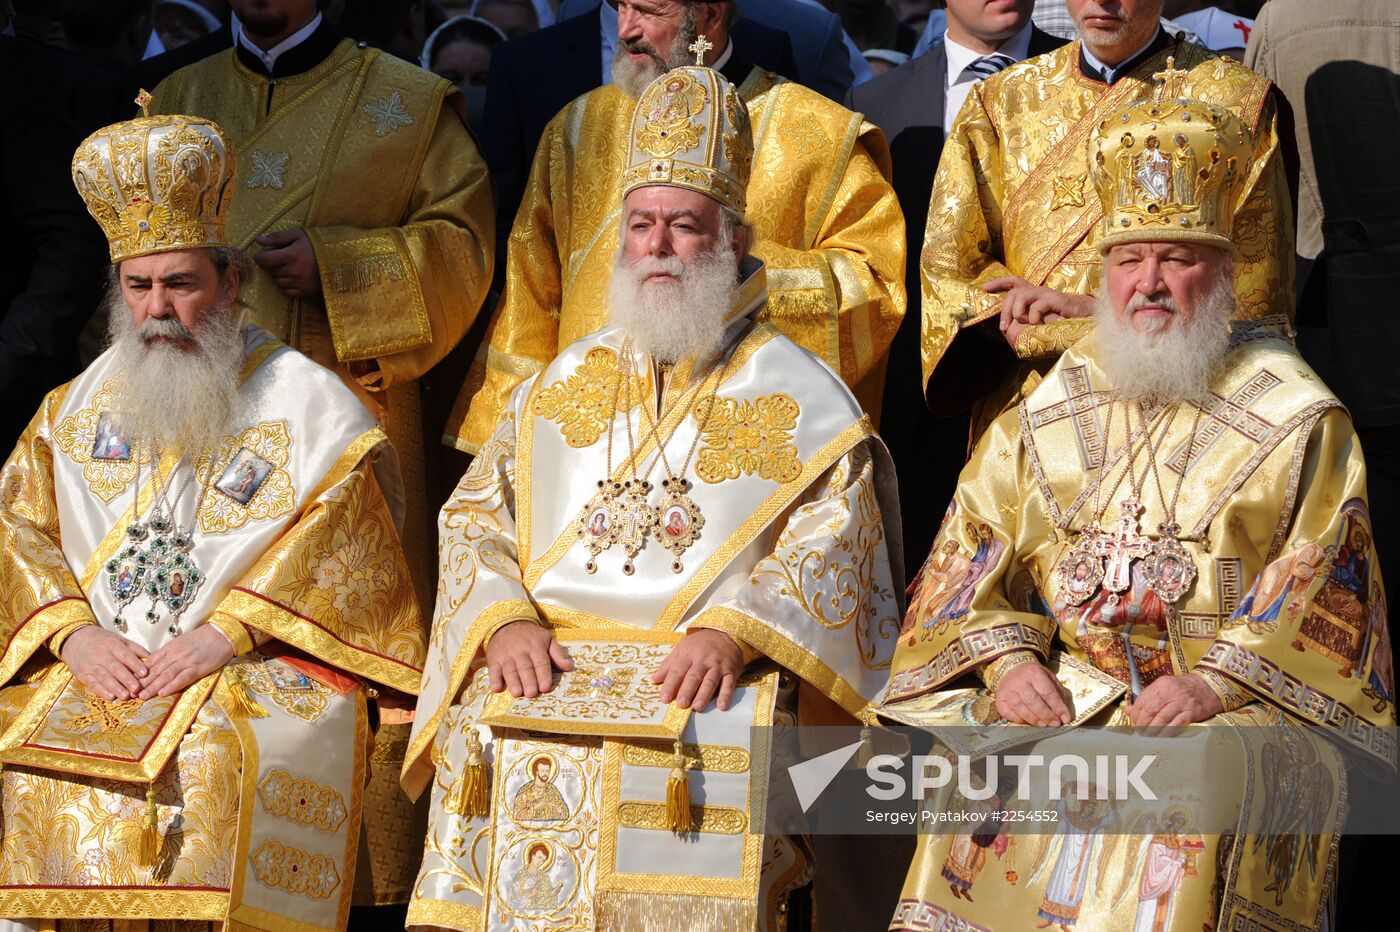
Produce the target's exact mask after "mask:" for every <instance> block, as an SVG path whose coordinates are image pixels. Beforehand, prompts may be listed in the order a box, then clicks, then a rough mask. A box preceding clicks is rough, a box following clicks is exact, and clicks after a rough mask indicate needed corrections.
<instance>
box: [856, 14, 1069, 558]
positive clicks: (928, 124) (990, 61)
mask: <svg viewBox="0 0 1400 932" xmlns="http://www.w3.org/2000/svg"><path fill="white" fill-rule="evenodd" d="M1034 6H1035V4H1034V2H1033V0H1016V3H1015V4H1014V5H1008V4H1007V3H1005V2H1004V0H949V2H948V6H947V10H946V11H941V12H946V16H947V24H948V29H947V33H946V34H945V35H944V36H943V37H942V38H941V39H939V40H938V41H937V42H936V43H935V44H934V45H933V46H932V47H931V48H930V49H929V51H928V53H927V54H926V55H922V56H920V57H917V58H914V59H912V60H911V61H910V62H909V63H908V64H906V65H903V66H901V67H899V68H896V69H895V70H894V71H892V72H890V73H889V74H887V75H882V76H880V77H879V78H876V79H875V80H874V81H871V82H869V83H868V84H863V85H860V86H859V87H856V88H854V89H853V90H852V91H851V92H850V94H848V95H847V97H846V106H847V107H849V108H851V109H852V110H856V111H859V112H861V113H864V114H865V118H866V119H867V120H869V121H870V122H872V123H874V124H876V125H877V126H879V127H880V128H881V129H883V130H884V131H885V135H886V137H887V138H888V139H889V141H890V159H891V161H892V162H893V163H894V178H893V181H894V190H895V194H896V195H897V196H898V197H899V206H900V208H901V209H902V210H903V211H904V227H905V232H906V236H907V238H908V242H910V243H912V244H915V252H914V254H913V255H911V256H910V258H909V261H908V263H907V264H906V266H905V276H904V281H905V290H906V291H907V292H908V294H909V301H910V306H909V312H908V313H907V314H905V316H904V320H903V321H901V323H900V327H899V331H898V332H897V333H896V334H895V338H894V342H893V343H892V344H891V346H890V363H889V370H888V375H887V377H886V381H885V394H884V398H883V399H882V406H881V415H880V416H881V422H882V423H885V424H899V425H901V427H902V429H900V430H898V431H891V432H890V436H889V437H886V438H885V442H886V443H887V444H889V447H890V454H891V456H893V457H894V461H895V467H896V468H897V469H898V470H899V474H900V475H901V476H914V475H917V476H919V477H920V481H918V482H904V483H901V484H900V489H899V500H900V510H901V512H902V513H903V515H904V552H905V553H916V554H924V553H928V551H929V546H930V544H932V543H933V532H934V529H935V528H936V527H937V526H938V519H939V517H940V516H941V515H942V514H943V509H944V507H945V506H946V505H947V504H948V499H949V498H950V497H951V496H952V494H953V486H954V485H955V483H956V482H957V478H958V472H959V470H961V469H962V465H963V457H962V455H960V452H958V451H961V450H962V449H964V448H965V447H966V445H967V426H968V425H967V415H966V412H958V416H956V417H949V416H936V415H935V413H934V412H930V411H929V409H928V407H927V406H926V405H925V404H924V402H923V394H924V393H923V378H922V376H921V374H920V361H919V319H920V314H919V262H918V254H917V249H918V247H917V244H918V243H919V242H921V241H922V239H923V235H924V227H925V225H926V224H927V221H928V206H929V198H930V196H931V195H932V192H933V174H934V172H935V171H936V170H937V168H938V158H939V155H940V154H941V153H942V151H943V142H944V140H945V139H946V138H947V135H948V132H949V131H950V130H951V129H952V127H953V119H954V117H956V116H957V115H958V111H959V110H960V109H962V105H963V101H964V100H966V99H967V95H968V92H969V91H970V90H971V89H972V87H973V85H974V84H975V83H976V82H977V81H980V80H982V78H983V77H985V76H986V75H988V74H993V73H995V72H996V71H998V70H1000V69H1002V68H1005V67H1006V66H1007V65H1010V64H1012V63H1014V62H1017V61H1020V60H1021V59H1024V58H1029V57H1032V56H1035V55H1042V54H1044V53H1046V52H1051V51H1054V50H1055V49H1057V48H1059V47H1060V46H1061V45H1063V44H1064V43H1063V42H1062V41H1061V40H1059V39H1057V38H1055V37H1054V36H1051V35H1049V34H1047V33H1044V32H1041V31H1040V30H1039V29H1037V28H1036V27H1035V26H1034V25H1032V24H1031V10H1032V8H1033V7H1034ZM946 413H947V412H943V411H938V412H937V415H945V414H946ZM917 569H918V566H917V565H915V566H914V567H911V571H916V570H917Z"/></svg>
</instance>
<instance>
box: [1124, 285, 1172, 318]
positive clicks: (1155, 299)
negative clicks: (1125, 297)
mask: <svg viewBox="0 0 1400 932" xmlns="http://www.w3.org/2000/svg"><path fill="white" fill-rule="evenodd" d="M1147 304H1155V305H1157V306H1158V307H1160V308H1162V309H1163V310H1167V311H1171V312H1172V313H1173V314H1180V313H1181V308H1180V306H1178V305H1177V303H1176V302H1175V301H1173V300H1172V297H1171V295H1169V294H1167V293H1166V292H1165V291H1156V292H1153V293H1152V294H1141V293H1139V294H1135V295H1133V296H1132V298H1131V299H1130V300H1129V301H1128V306H1127V307H1126V308H1124V310H1126V311H1127V312H1128V313H1129V314H1131V313H1133V312H1134V311H1136V310H1138V309H1139V308H1141V307H1143V306H1144V305H1147Z"/></svg>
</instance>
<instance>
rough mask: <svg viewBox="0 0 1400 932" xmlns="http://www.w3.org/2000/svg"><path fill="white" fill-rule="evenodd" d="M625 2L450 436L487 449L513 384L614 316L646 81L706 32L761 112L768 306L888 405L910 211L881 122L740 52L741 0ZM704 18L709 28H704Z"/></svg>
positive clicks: (540, 195) (872, 406) (535, 207)
mask: <svg viewBox="0 0 1400 932" xmlns="http://www.w3.org/2000/svg"><path fill="white" fill-rule="evenodd" d="M656 6H657V12H655V13H647V14H643V13H641V12H639V8H637V7H633V6H632V5H630V4H627V3H624V4H622V5H621V6H620V7H619V11H618V35H619V44H618V50H617V57H616V58H615V59H614V62H613V82H614V83H612V84H609V85H605V86H603V87H600V88H597V89H596V90H593V91H590V92H588V93H587V94H584V95H583V96H582V97H579V98H578V99H576V100H575V101H574V102H573V103H571V104H569V105H568V106H567V107H565V108H564V109H563V110H561V111H560V112H559V114H558V115H557V116H555V118H554V119H553V120H551V121H550V123H549V125H548V126H546V127H545V130H544V134H543V136H542V138H541V140H540V145H539V149H538V150H537V152H536V154H535V161H534V164H533V166H532V167H531V169H530V177H529V181H528V183H527V187H526V190H525V197H524V200H523V202H522V203H521V205H520V211H519V213H517V214H516V217H515V225H514V227H513V228H512V230H511V235H510V242H509V244H508V247H507V250H506V274H505V292H504V294H503V296H502V299H501V303H500V305H499V307H497V309H496V316H495V318H494V319H493V321H492V323H491V329H490V331H489V335H488V343H489V345H488V346H487V347H484V348H483V351H482V354H481V355H479V356H478V359H477V362H476V364H475V366H474V367H473V369H472V372H471V373H470V374H469V376H468V378H467V383H466V385H465V386H463V389H462V394H461V395H460V396H459V397H458V399H457V405H456V407H455V408H454V410H453V413H452V416H451V417H450V418H449V419H448V423H447V431H446V436H444V438H443V442H444V443H447V444H449V445H451V446H455V447H457V448H458V449H461V450H465V451H466V452H468V453H476V452H477V451H479V450H480V448H481V445H482V444H483V443H485V442H486V439H487V438H488V437H489V436H490V435H491V431H492V429H493V428H494V427H495V426H496V422H497V420H499V418H500V417H501V415H502V414H503V413H504V412H505V410H506V408H507V407H508V401H509V399H510V393H511V391H512V390H513V389H514V388H515V386H517V385H519V384H520V383H521V382H523V381H524V380H525V379H526V378H527V377H529V376H531V375H534V374H535V373H536V372H539V371H540V370H541V369H543V368H544V367H545V365H546V364H548V363H549V361H550V360H551V359H553V358H554V357H555V355H556V354H557V353H558V352H559V351H560V350H561V349H562V348H563V347H565V346H568V345H569V344H570V343H572V342H573V341H574V340H577V339H578V338H579V337H582V336H584V335H585V334H588V333H592V332H593V331H594V330H597V329H598V328H599V327H601V326H603V325H604V324H605V323H606V322H607V320H606V315H605V313H604V310H603V308H604V306H605V305H604V300H603V299H604V297H605V296H606V295H607V289H608V281H609V279H610V278H611V276H612V263H613V256H614V254H615V252H616V249H617V244H618V231H619V220H618V217H619V213H618V205H617V203H616V200H615V199H614V198H613V197H611V192H614V191H616V190H617V186H618V184H619V183H620V181H621V178H622V171H623V169H624V168H625V167H626V159H627V127H628V124H629V123H630V122H631V119H632V109H633V107H634V106H636V101H637V98H638V97H639V96H640V95H641V92H642V90H643V89H644V88H645V87H646V86H647V84H648V83H649V82H650V81H651V80H653V79H654V78H656V77H657V76H659V75H660V74H662V73H663V72H664V71H665V70H666V69H667V68H674V67H676V66H678V65H684V64H686V63H687V61H688V60H689V61H693V60H695V59H694V55H695V52H693V51H689V50H690V49H691V47H692V46H693V47H694V49H696V50H698V51H699V52H700V53H702V54H703V55H704V57H705V59H704V60H705V63H706V64H710V65H712V66H713V67H714V68H715V69H716V70H718V71H719V72H720V73H721V74H723V75H724V76H725V77H726V79H727V80H729V82H730V83H731V84H733V85H734V86H735V87H737V88H738V89H739V96H740V97H741V98H743V100H744V102H745V103H746V104H748V107H749V111H750V113H751V114H752V116H753V137H754V139H753V151H752V159H753V171H752V175H751V177H750V180H749V185H748V192H747V196H748V204H749V208H748V216H747V219H748V222H749V223H750V224H751V225H752V226H753V228H754V235H755V237H756V242H755V244H754V248H753V252H754V255H756V256H758V257H759V258H761V259H762V260H763V261H764V263H765V265H766V266H767V268H768V288H769V302H768V308H767V309H766V310H765V311H764V316H765V319H766V320H771V321H772V322H773V324H774V325H775V326H777V328H778V329H779V330H780V331H782V333H783V334H784V335H785V336H788V337H789V338H791V339H792V340H793V341H794V342H795V343H797V345H798V346H801V347H802V348H804V349H807V350H811V351H812V352H814V353H816V354H817V355H818V356H820V357H821V358H822V360H824V361H825V362H826V364H827V365H829V366H831V368H832V369H834V370H835V371H836V372H837V373H838V374H839V375H840V376H841V378H842V380H843V381H844V382H845V383H846V384H847V385H848V386H849V387H850V388H851V390H852V391H854V392H855V394H856V398H857V399H858V400H860V402H861V405H862V407H863V408H864V409H865V410H866V411H867V412H878V411H879V402H880V393H881V389H882V387H883V385H884V365H885V355H886V351H887V350H888V348H889V344H890V341H891V340H892V339H893V338H894V333H895V331H896V330H897V329H898V327H899V321H900V318H901V317H903V316H904V304H905V297H904V248H905V247H904V237H903V235H902V232H901V231H902V230H903V226H902V224H903V222H904V219H903V214H902V213H901V212H900V209H899V202H898V200H897V199H896V197H895V193H894V189H893V188H892V187H891V186H890V180H889V179H890V171H891V167H890V157H889V149H888V146H887V145H886V143H885V137H884V134H883V133H881V131H880V130H879V129H878V128H877V127H875V126H873V125H871V124H870V123H867V122H865V121H864V120H862V119H861V117H860V115H859V114H857V113H852V112H851V111H849V110H846V109H845V108H844V107H841V106H839V105H837V104H834V103H832V102H831V101H830V100H827V99H826V98H825V97H822V96H821V95H820V94H817V93H815V92H814V91H811V90H808V89H807V88H805V87H803V86H801V85H800V84H794V83H792V82H789V81H785V80H783V79H782V78H779V77H778V76H777V75H775V74H772V73H771V72H768V71H764V70H763V69H761V68H755V67H752V66H750V65H749V64H748V63H746V62H741V61H739V60H738V59H736V58H735V57H734V55H735V53H734V50H733V48H732V46H731V44H730V42H729V38H728V29H727V26H726V25H725V23H726V18H727V17H729V16H730V15H731V14H732V12H733V10H732V6H733V4H731V3H729V2H719V3H710V2H699V0H665V2H663V3H660V4H657V5H656ZM697 29H698V30H699V32H700V33H703V36H702V37H700V41H699V43H698V44H697V42H694V41H692V40H696V39H697V36H696V30H697Z"/></svg>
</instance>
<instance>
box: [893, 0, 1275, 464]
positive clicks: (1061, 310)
mask: <svg viewBox="0 0 1400 932" xmlns="http://www.w3.org/2000/svg"><path fill="white" fill-rule="evenodd" d="M1068 7H1069V11H1070V13H1071V14H1072V15H1073V16H1074V19H1075V22H1076V24H1077V25H1078V30H1079V39H1078V40H1077V41H1075V42H1072V43H1070V44H1069V45H1067V46H1065V47H1064V48H1062V49H1060V50H1059V51H1057V52H1054V53H1052V54H1050V55H1046V56H1041V57H1038V58H1033V59H1030V60H1029V61H1026V62H1022V63H1019V64H1016V65H1013V66H1011V67H1008V68H1005V69H1003V70H1001V71H998V72H997V73H995V74H993V75H991V76H990V77H988V78H985V79H984V80H983V81H982V82H981V83H979V84H973V85H969V86H970V88H971V90H970V91H969V92H968V93H967V94H966V97H967V100H966V103H965V105H964V106H963V108H962V111H961V113H960V114H959V116H958V119H957V120H956V124H957V125H956V128H955V129H954V130H953V131H952V132H951V134H950V137H949V140H948V143H947V151H946V152H945V153H944V157H943V159H942V162H941V163H940V165H939V171H938V175H937V178H936V180H935V182H934V190H933V196H932V201H931V203H930V207H929V212H928V227H927V229H926V231H925V236H924V248H923V251H922V254H921V258H920V275H921V279H922V281H921V284H922V292H923V319H922V328H921V335H922V338H921V349H922V353H923V378H924V390H925V393H926V397H927V399H928V402H929V404H930V406H931V407H932V408H933V409H934V410H935V411H958V410H965V409H967V408H969V407H971V408H972V409H973V410H972V437H973V439H974V440H975V439H976V438H977V437H978V436H979V435H980V434H981V429H982V428H984V427H985V426H986V425H987V424H988V423H990V422H991V420H993V419H994V418H995V417H996V415H997V414H999V413H1000V412H1001V411H1002V410H1004V409H1005V408H1006V407H1007V406H1009V405H1010V404H1013V403H1015V401H1016V400H1018V399H1019V398H1020V397H1022V395H1023V394H1024V393H1025V392H1026V391H1029V390H1030V389H1031V388H1033V387H1034V386H1035V385H1036V384H1037V383H1038V382H1039V380H1040V377H1041V374H1042V373H1044V372H1045V371H1046V370H1047V369H1048V368H1049V367H1050V365H1052V364H1053V363H1054V361H1055V359H1056V358H1058V356H1059V354H1060V353H1061V352H1063V351H1064V350H1065V349H1066V348H1068V347H1069V346H1071V345H1073V344H1074V343H1075V342H1076V341H1077V340H1078V339H1079V338H1080V337H1081V336H1083V335H1084V333H1086V332H1087V330H1088V328H1089V325H1090V322H1089V319H1088V315H1089V314H1090V313H1091V311H1092V306H1093V295H1094V293H1095V292H1096V291H1097V289H1098V286H1099V261H1098V238H1099V235H1100V234H1099V232H1098V228H1097V227H1098V225H1097V220H1098V219H1099V216H1100V211H1099V210H1098V207H1097V206H1096V205H1095V204H1094V202H1093V198H1092V197H1089V196H1087V194H1086V192H1088V190H1089V184H1088V172H1089V169H1090V166H1089V165H1088V164H1086V163H1085V160H1084V157H1083V154H1084V145H1085V139H1086V138H1087V136H1088V134H1089V132H1090V131H1091V130H1092V129H1093V128H1094V127H1096V126H1098V125H1099V123H1100V122H1101V121H1102V120H1103V119H1104V117H1105V115H1107V114H1109V113H1112V112H1113V111H1114V110H1115V109H1117V108H1120V107H1122V106H1123V105H1124V104H1127V103H1130V102H1131V101H1133V100H1137V99H1141V98H1145V97H1158V98H1160V99H1165V100H1171V99H1177V98H1181V97H1191V98H1196V99H1200V100H1204V101H1206V102H1208V103H1213V104H1216V105H1219V106H1222V107H1225V108H1226V109H1227V110H1229V111H1231V112H1232V113H1234V114H1235V115H1236V117H1238V118H1239V119H1241V120H1242V121H1243V122H1244V124H1245V127H1246V129H1248V130H1249V131H1250V132H1251V133H1252V134H1253V138H1254V139H1255V145H1256V151H1255V152H1254V153H1252V156H1253V157H1252V159H1251V164H1252V165H1253V168H1252V170H1251V174H1250V177H1249V178H1248V179H1247V181H1248V183H1249V196H1248V197H1246V198H1244V199H1242V200H1241V201H1240V202H1239V206H1238V207H1237V210H1238V215H1237V216H1236V218H1235V230H1236V234H1237V243H1238V247H1239V257H1238V261H1237V265H1236V272H1237V274H1236V296H1237V298H1238V299H1239V316H1240V317H1241V318H1243V319H1246V320H1248V319H1256V318H1260V317H1263V316H1266V315H1270V314H1283V315H1288V314H1290V313H1291V310H1292V306H1293V301H1292V294H1293V261H1292V257H1293V225H1292V210H1291V202H1290V199H1289V194H1288V189H1287V187H1286V180H1285V175H1284V171H1283V162H1282V158H1281V156H1280V153H1279V151H1278V135H1277V108H1276V106H1275V103H1274V100H1273V98H1272V95H1271V94H1270V91H1271V87H1272V86H1271V84H1270V82H1269V81H1267V80H1266V79H1264V78H1262V77H1260V76H1258V75H1256V74H1254V73H1253V72H1251V71H1249V70H1248V69H1246V68H1244V67H1243V66H1241V65H1238V64H1237V63H1235V62H1232V61H1230V60H1228V59H1223V58H1220V57H1218V56H1216V55H1215V54H1213V53H1211V52H1208V51H1206V50H1204V49H1202V48H1200V47H1199V46H1196V45H1192V44H1189V43H1186V42H1184V41H1182V40H1181V39H1180V38H1173V37H1172V36H1171V35H1169V34H1168V33H1167V32H1166V31H1164V30H1163V29H1162V28H1161V26H1160V24H1159V18H1160V14H1161V10H1162V0H1115V2H1110V0H1069V2H1068ZM967 65H972V66H974V67H977V68H979V69H985V68H988V67H991V63H984V64H980V65H977V64H975V63H974V62H972V61H968V63H967ZM965 67H966V65H965ZM950 93H951V88H950ZM1154 145H1155V146H1156V147H1157V148H1156V149H1155V152H1156V153H1159V154H1160V156H1161V159H1162V160H1165V159H1166V156H1167V154H1168V153H1170V152H1171V151H1172V148H1173V145H1172V140H1170V139H1166V138H1163V139H1155V140H1154V139H1153V138H1152V137H1150V136H1149V137H1146V138H1141V139H1133V140H1132V145H1131V146H1130V147H1129V146H1127V145H1125V147H1124V149H1125V151H1126V152H1128V153H1129V154H1130V156H1131V157H1132V158H1133V159H1135V160H1137V162H1136V163H1135V164H1139V165H1141V164H1148V162H1154V163H1156V164H1157V165H1158V167H1159V168H1160V167H1161V166H1162V163H1160V162H1156V161H1155V160H1156V158H1157V156H1155V155H1153V154H1152V153H1153V152H1154V149H1153V146H1154ZM1144 154H1147V159H1146V160H1143V155H1144ZM1167 175H1169V172H1166V171H1161V172H1157V173H1155V174H1153V176H1152V177H1153V178H1154V181H1155V182H1159V183H1166V182H1167ZM1159 176H1160V177H1159Z"/></svg>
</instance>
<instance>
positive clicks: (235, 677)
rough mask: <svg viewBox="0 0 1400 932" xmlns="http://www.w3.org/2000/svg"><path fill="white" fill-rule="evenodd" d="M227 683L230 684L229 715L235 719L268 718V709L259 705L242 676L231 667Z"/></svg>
mask: <svg viewBox="0 0 1400 932" xmlns="http://www.w3.org/2000/svg"><path fill="white" fill-rule="evenodd" d="M225 682H227V683H228V695H229V713H230V714H231V715H233V717H234V718H267V709H264V708H263V707H262V706H260V705H258V701H257V700H256V699H254V698H253V693H252V691H251V690H249V689H248V684H247V683H245V682H244V681H243V676H242V674H240V673H238V672H237V671H236V670H235V669H234V668H233V667H229V668H228V676H227V677H225Z"/></svg>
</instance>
